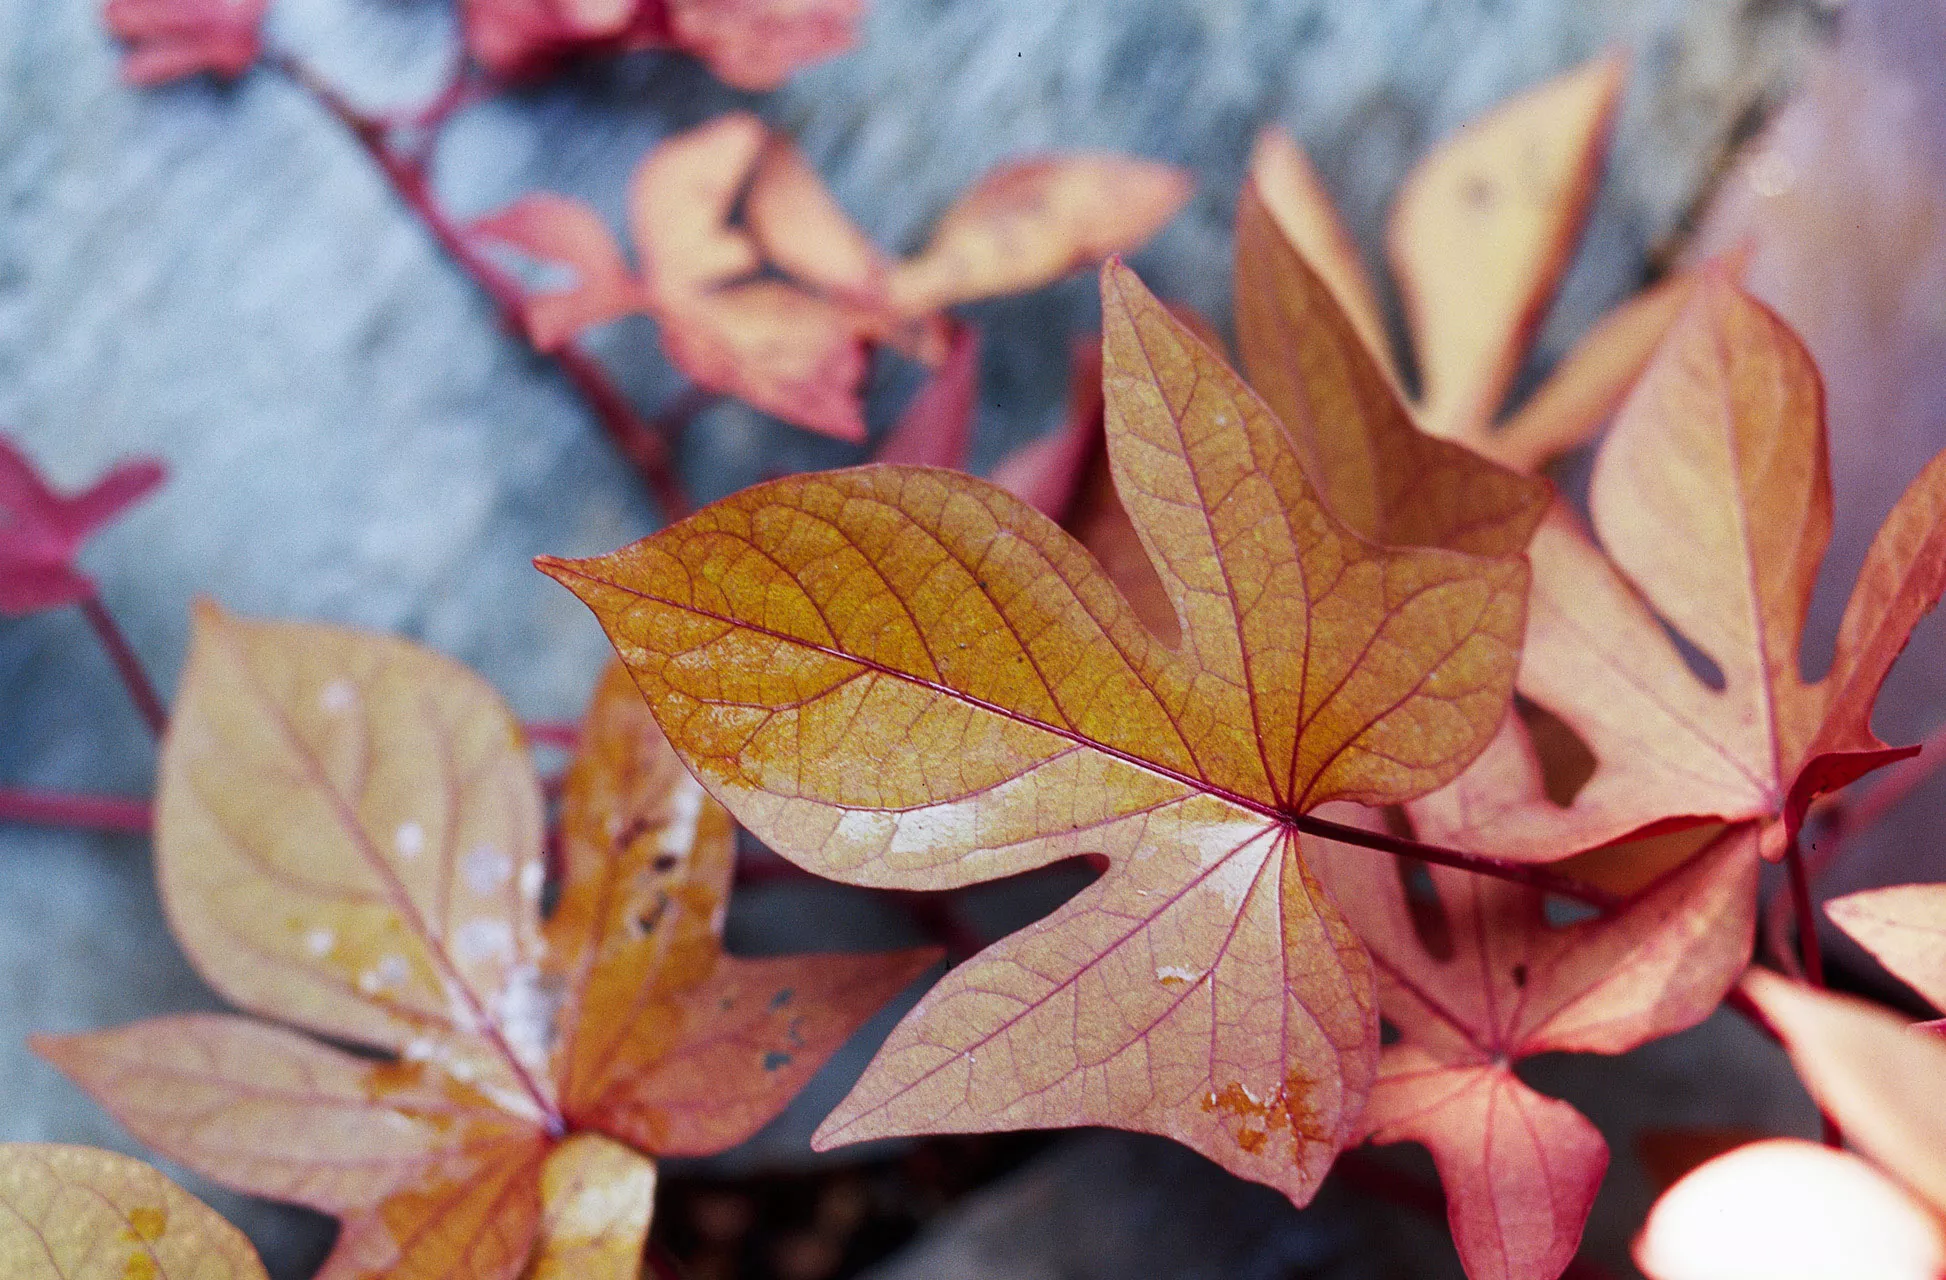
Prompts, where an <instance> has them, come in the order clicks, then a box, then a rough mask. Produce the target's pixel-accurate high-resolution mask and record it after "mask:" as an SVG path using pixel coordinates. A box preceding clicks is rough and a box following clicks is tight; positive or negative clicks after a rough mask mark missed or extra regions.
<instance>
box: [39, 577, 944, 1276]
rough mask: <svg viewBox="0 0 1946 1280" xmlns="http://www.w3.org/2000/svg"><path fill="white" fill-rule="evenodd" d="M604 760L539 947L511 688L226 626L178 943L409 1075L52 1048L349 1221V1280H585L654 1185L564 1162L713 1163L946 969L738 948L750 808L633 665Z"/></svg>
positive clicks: (188, 1038)
mask: <svg viewBox="0 0 1946 1280" xmlns="http://www.w3.org/2000/svg"><path fill="white" fill-rule="evenodd" d="M584 741H585V744H586V745H585V747H584V751H583V753H582V754H581V755H579V756H578V757H577V759H576V761H575V763H574V765H573V767H572V769H571V778H570V780H569V782H568V785H567V796H566V799H565V809H566V814H565V823H566V831H565V836H564V846H563V847H564V851H565V860H566V880H565V882H564V883H563V885H562V887H561V895H560V902H559V906H558V909H557V911H556V912H555V914H554V915H553V917H552V918H550V919H549V920H548V922H547V923H546V925H545V926H544V927H543V925H542V923H541V921H540V918H539V907H540V890H541V879H542V866H541V862H540V846H541V833H540V795H539V788H538V786H537V784H536V782H535V779H534V776H533V769H532V766H531V764H530V763H529V762H528V759H527V750H526V745H525V743H524V742H523V741H522V739H521V736H520V732H519V726H518V725H517V724H516V723H515V722H514V720H513V718H512V716H511V715H510V714H509V712H508V711H507V709H506V707H505V706H504V705H502V704H501V702H500V701H499V699H498V698H497V697H496V696H494V694H493V693H492V691H491V690H489V689H488V688H487V687H486V686H485V685H484V684H483V683H482V682H481V681H480V680H479V679H478V678H477V677H475V676H473V675H471V674H470V673H468V672H466V671H464V670H463V669H461V668H459V667H457V666H455V665H454V664H452V663H451V662H448V661H447V660H445V659H443V658H440V657H438V656H436V655H434V654H431V653H428V652H426V651H425V650H422V649H419V648H416V647H414V646H412V645H409V644H406V643H405V642H403V641H400V640H394V639H389V638H385V637H379V636H370V635H364V634H361V633H357V632H351V631H343V630H337V629H334V628H328V627H318V626H301V625H293V624H282V625H278V624H265V623H249V622H242V621H238V620H236V619H232V618H229V617H226V616H224V615H223V614H221V613H219V612H218V611H217V610H216V609H215V608H214V607H213V606H203V607H201V608H200V609H199V611H198V616H197V625H196V632H195V637H194V644H193V646H192V650H191V654H190V660H189V665H188V669H187V671H186V673H185V675H184V679H183V686H182V694H181V698H180V701H179V704H178V707H177V710H176V714H175V716H174V718H173V720H172V721H171V725H170V733H169V737H168V739H167V741H166V742H165V744H164V749H163V759H162V767H161V790H160V794H159V796H158V798H157V813H158V827H157V841H156V843H157V859H158V863H159V866H158V875H159V878H160V879H161V881H162V888H163V896H164V900H165V904H166V906H167V907H168V910H169V914H170V920H171V924H172V926H173V927H174V928H175V929H176V931H177V936H178V939H179V940H180V941H181V942H182V943H183V945H184V947H185V949H186V950H187V951H188V952H189V954H190V957H191V959H192V960H193V961H195V963H196V964H197V966H198V968H199V969H200V970H201V971H202V973H203V975H204V976H205V977H206V978H207V979H209V980H210V982H211V983H212V984H213V985H215V986H217V987H218V988H219V989H221V990H223V991H225V992H226V993H228V994H229V995H231V996H232V997H233V998H234V999H235V1000H236V1001H237V1002H238V1003H240V1004H243V1005H244V1006H245V1007H247V1008H249V1009H251V1010H253V1011H255V1012H258V1013H262V1014H265V1015H268V1016H270V1017H274V1018H280V1019H284V1020H286V1021H289V1022H292V1023H296V1024H298V1025H300V1026H302V1027H304V1028H307V1029H310V1030H313V1031H319V1032H323V1033H325V1034H328V1035H332V1036H335V1037H338V1038H340V1039H344V1040H349V1041H353V1042H357V1043H359V1044H363V1045H367V1046H371V1047H374V1048H379V1049H384V1050H389V1051H391V1052H392V1053H393V1054H395V1055H396V1057H394V1058H393V1059H391V1060H385V1061H375V1060H373V1059H371V1058H369V1057H356V1056H353V1055H351V1054H348V1053H346V1052H344V1051H342V1050H339V1049H335V1048H330V1047H327V1046H325V1045H322V1044H319V1043H317V1042H316V1041H314V1040H311V1039H309V1038H307V1037H305V1036H303V1035H300V1034H298V1033H297V1032H295V1031H290V1030H284V1029H282V1028H278V1027H272V1026H267V1025H264V1024H261V1023H255V1022H251V1021H249V1020H247V1019H241V1018H231V1017H216V1016H207V1015H204V1016H188V1017H179V1018H162V1019H155V1020H152V1021H150V1022H144V1023H138V1024H136V1025H134V1026H131V1027H125V1028H122V1029H120V1030H117V1031H110V1032H102V1033H96V1034H93V1035H84V1036H67V1037H43V1038H40V1039H38V1040H37V1041H36V1042H35V1047H36V1048H37V1049H38V1050H39V1051H40V1052H41V1053H42V1054H43V1055H45V1056H46V1057H47V1058H48V1059H49V1060H51V1061H52V1062H54V1063H55V1064H56V1065H57V1066H58V1067H59V1068H60V1069H61V1070H63V1071H64V1072H66V1073H67V1074H68V1075H69V1076H70V1077H71V1078H73V1079H74V1080H75V1081H76V1082H77V1083H79V1084H80V1085H81V1086H82V1087H83V1088H85V1089H87V1090H88V1091H89V1092H90V1093H91V1094H93V1095H94V1096H95V1097H97V1098H98V1099H99V1100H100V1101H101V1102H102V1104H103V1105H104V1106H105V1107H107V1108H108V1109H109V1110H110V1111H111V1112H113V1113H114V1114H115V1115H116V1116H117V1117H119V1118H120V1119H121V1120H122V1121H123V1122H124V1123H125V1124H126V1125H127V1126H128V1127H129V1129H130V1130H131V1131H132V1132H134V1133H135V1134H136V1135H137V1136H139V1137H141V1138H142V1139H144V1140H145V1141H147V1142H150V1143H151V1144H153V1145H154V1146H156V1147H157V1148H158V1149H159V1150H161V1151H164V1152H166V1153H168V1154H169V1155H171V1156H173V1157H175V1158H176V1159H178V1160H181V1161H183V1162H184V1163H186V1164H188V1165H190V1166H192V1167H194V1168H195V1169H197V1170H198V1171H200V1172H202V1173H204V1174H206V1175H207V1176H209V1177H212V1178H214V1179H216V1180H218V1181H221V1182H225V1183H227V1184H229V1185H231V1186H235V1187H239V1188H241V1189H244V1190H248V1191H252V1192H255V1193H258V1194H262V1195H268V1196H273V1197H277V1198H279V1199H286V1200H293V1201H296V1202H299V1203H303V1204H308V1205H311V1206H313V1207H315V1208H318V1209H321V1210H324V1211H326V1212H329V1213H334V1214H337V1215H338V1216H340V1217H341V1218H342V1219H343V1223H344V1225H343V1229H342V1230H341V1232H340V1233H339V1237H338V1244H337V1247H336V1249H335V1250H334V1251H333V1253H332V1255H331V1257H330V1259H329V1260H328V1261H327V1262H326V1264H325V1269H324V1271H323V1272H322V1273H321V1275H322V1276H323V1277H325V1280H351V1278H353V1277H358V1278H361V1280H362V1278H364V1277H372V1278H374V1280H376V1278H377V1277H380V1276H397V1275H408V1274H409V1275H414V1276H427V1277H441V1278H442V1280H515V1277H517V1276H519V1275H520V1274H521V1273H522V1271H523V1270H524V1269H525V1268H526V1267H527V1266H528V1265H529V1263H530V1260H531V1256H532V1255H533V1254H534V1252H535V1250H536V1248H537V1247H538V1248H539V1249H540V1251H541V1255H542V1259H543V1260H544V1262H545V1267H552V1268H553V1272H552V1274H585V1271H584V1270H577V1269H576V1268H577V1267H585V1266H586V1265H591V1264H590V1262H589V1257H590V1255H589V1254H588V1253H587V1250H590V1249H594V1250H596V1253H597V1254H598V1253H600V1251H601V1248H604V1247H606V1248H619V1247H620V1246H619V1245H618V1244H617V1243H616V1240H617V1239H619V1237H615V1238H611V1237H612V1235H613V1233H612V1232H608V1233H607V1234H604V1232H605V1231H606V1228H603V1229H600V1230H597V1226H598V1225H599V1224H597V1222H596V1219H597V1218H598V1217H599V1216H600V1215H601V1213H603V1212H607V1211H610V1210H612V1211H613V1212H614V1213H615V1214H618V1215H620V1218H621V1221H618V1222H617V1223H615V1224H614V1225H615V1230H621V1231H628V1230H633V1229H634V1228H633V1227H632V1226H630V1225H629V1224H631V1223H634V1222H635V1221H636V1220H637V1219H638V1218H639V1219H640V1220H641V1222H643V1223H646V1213H647V1210H646V1207H644V1208H642V1209H641V1210H640V1211H639V1213H638V1212H637V1210H636V1209H635V1208H632V1207H630V1206H632V1205H634V1204H636V1202H637V1201H638V1200H641V1201H645V1200H646V1197H647V1196H648V1194H649V1184H648V1183H647V1182H645V1181H644V1179H645V1178H651V1179H652V1176H653V1172H652V1169H651V1168H649V1167H648V1166H647V1165H646V1162H644V1161H641V1160H639V1159H638V1158H636V1157H630V1158H629V1160H627V1161H622V1160H620V1158H619V1156H618V1155H617V1154H616V1153H615V1152H614V1151H611V1150H609V1149H608V1148H605V1147H599V1146H596V1145H594V1144H590V1143H587V1142H578V1143H574V1144H572V1145H571V1146H563V1145H561V1143H560V1139H562V1138H564V1137H566V1136H568V1135H569V1134H571V1133H572V1132H574V1131H577V1130H595V1131H601V1132H606V1133H607V1134H608V1135H609V1136H611V1137H616V1138H620V1139H623V1140H625V1141H630V1142H633V1143H635V1144H636V1145H637V1146H638V1147H640V1148H641V1149H642V1150H643V1152H644V1154H647V1155H655V1154H667V1153H674V1152H681V1153H683V1154H707V1153H711V1152H715V1151H720V1150H722V1149H723V1148H725V1147H727V1146H729V1145H731V1144H732V1143H735V1142H737V1141H740V1140H741V1139H743V1138H745V1137H747V1136H749V1135H750V1134H751V1133H753V1132H755V1131H756V1129H757V1128H758V1127H759V1126H761V1125H762V1124H763V1123H764V1122H765V1121H767V1120H769V1119H770V1118H771V1117H772V1116H774V1115H775V1114H776V1113H777V1112H778V1111H779V1110H781V1109H782V1107H783V1106H784V1104H785V1103H786V1102H788V1101H789V1100H790V1098H791V1096H792V1095H793V1094H794V1093H795V1092H796V1091H797V1090H798V1089H799V1088H800V1087H801V1086H802V1085H803V1083H804V1081H805V1080H806V1079H807V1078H808V1077H809V1076H810V1074H811V1073H812V1072H813V1071H815V1070H816V1069H817V1068H818V1066H820V1065H821V1064H822V1063H823V1061H824V1060H825V1058H826V1057H828V1056H829V1055H830V1053H831V1052H832V1051H833V1050H834V1049H836V1048H837V1046H838V1045H839V1044H840V1043H842V1042H843V1040H844V1039H845V1038H846V1037H847V1036H849V1035H850V1034H851V1033H852V1032H853V1031H855V1030H856V1029H857V1028H858V1026H859V1025H860V1024H861V1023H862V1022H864V1021H865V1019H866V1018H867V1017H869V1016H870V1015H871V1014H872V1012H873V1011H874V1010H875V1009H876V1008H877V1007H878V1005H879V1004H880V1003H882V1002H883V1001H884V1000H885V999H886V998H888V997H889V996H890V995H892V994H894V993H895V992H896V991H897V990H898V989H899V988H900V987H902V986H904V985H905V984H906V983H907V982H909V981H910V980H911V979H912V978H913V977H914V976H915V975H916V974H917V973H918V972H919V971H920V970H921V969H923V968H924V967H925V966H926V965H927V964H929V963H930V962H931V961H932V959H933V956H932V954H931V953H900V954H894V955H889V956H810V957H798V956H792V957H781V958H776V959H767V960H756V961H745V960H739V959H735V958H731V957H726V956H723V955H721V953H720V948H721V943H720V928H721V924H722V916H723V908H724V899H725V896H726V895H727V893H728V889H729V870H730V858H731V851H732V845H731V839H732V834H733V833H732V828H731V826H730V822H729V818H728V817H727V815H725V814H724V812H723V811H722V809H721V808H720V807H718V806H717V805H715V804H714V802H712V801H710V800H708V799H707V798H706V797H705V796H704V794H703V792H702V790H701V788H699V787H698V786H697V785H696V783H695V782H694V781H692V780H691V779H690V777H689V776H688V775H687V774H686V773H685V772H684V771H683V770H682V768H681V767H680V765H679V764H678V763H677V762H676V759H675V757H674V755H673V753H672V752H671V751H670V749H669V747H668V744H667V743H666V742H665V741H664V740H663V739H662V737H661V735H660V734H659V732H658V731H657V730H656V729H655V728H654V725H653V723H652V722H651V721H650V719H649V716H648V713H647V711H646V709H645V708H644V707H643V705H642V702H641V699H640V697H639V696H638V695H637V694H636V693H635V692H634V691H633V689H632V688H631V687H630V686H629V683H628V679H627V677H626V675H625V674H623V673H621V671H620V670H619V669H617V670H615V671H613V672H611V673H610V675H609V677H608V678H607V680H606V682H605V683H604V685H603V688H602V690H601V691H600V693H599V694H598V697H597V700H596V704H595V708H594V710H593V712H592V713H591V719H590V723H589V725H588V728H587V732H586V735H585V739H584ZM780 1059H781V1060H780ZM699 1081H704V1082H707V1087H705V1086H702V1085H699V1084H698V1082H699ZM556 1156H558V1157H559V1158H558V1159H556ZM603 1170H607V1171H611V1172H615V1174H616V1180H615V1181H614V1182H613V1183H612V1184H608V1185H604V1186H602V1187H596V1186H595V1185H593V1183H592V1182H591V1179H593V1178H595V1177H596V1175H597V1174H598V1173H600V1171H603ZM601 1176H604V1177H605V1176H606V1174H605V1173H604V1174H601ZM604 1196H606V1197H608V1198H607V1199H604V1198H603V1197H604ZM604 1206H605V1207H604ZM635 1238H636V1240H637V1244H638V1252H639V1238H640V1237H639V1232H638V1233H637V1235H636V1237H635ZM536 1265H537V1266H539V1265H542V1264H540V1263H537V1264H536ZM545 1267H544V1268H543V1270H541V1271H540V1272H538V1273H537V1275H541V1276H545V1275H547V1274H549V1272H548V1271H547V1270H545ZM564 1269H565V1270H564ZM630 1274H632V1273H630Z"/></svg>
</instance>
